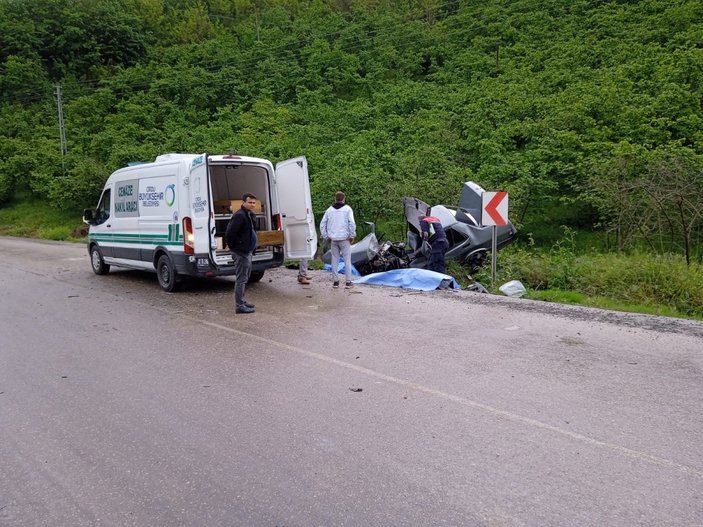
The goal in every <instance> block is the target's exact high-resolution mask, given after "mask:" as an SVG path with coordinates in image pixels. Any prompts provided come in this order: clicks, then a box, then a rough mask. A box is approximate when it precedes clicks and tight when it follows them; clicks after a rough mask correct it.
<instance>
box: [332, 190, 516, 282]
mask: <svg viewBox="0 0 703 527" xmlns="http://www.w3.org/2000/svg"><path fill="white" fill-rule="evenodd" d="M483 192H484V189H483V188H481V187H480V186H479V185H477V184H476V183H474V182H473V181H467V182H466V183H464V186H463V188H462V190H461V196H460V198H459V206H458V207H449V206H446V205H434V206H432V207H430V206H429V205H428V204H427V203H425V202H424V201H422V200H420V199H418V198H410V197H408V198H404V199H403V207H404V209H405V220H406V222H407V233H406V240H405V241H404V242H391V241H384V242H379V240H378V238H377V236H376V233H375V232H374V230H373V228H372V232H371V233H369V234H368V235H366V236H365V237H364V238H363V239H361V240H360V241H359V242H357V243H355V244H354V245H352V258H351V260H352V265H353V266H354V267H355V268H356V269H357V271H359V274H361V275H367V274H370V273H378V272H383V271H390V270H392V269H403V268H407V267H416V268H424V267H425V264H426V263H427V257H426V256H425V255H424V254H423V252H422V236H421V232H420V218H421V217H423V216H425V215H427V214H428V212H429V211H430V210H431V213H432V216H435V217H437V218H439V219H440V221H441V222H442V226H443V227H444V230H445V232H446V234H447V239H448V240H449V249H448V250H447V252H446V254H445V259H447V260H455V261H457V262H459V263H460V264H462V265H465V266H467V267H469V269H470V272H472V273H475V272H476V271H477V270H478V269H480V268H481V267H483V266H484V265H485V264H486V262H487V261H488V253H489V252H490V250H491V245H492V236H493V232H492V227H491V226H484V225H481V224H480V220H481V213H482V208H483V203H482V195H483ZM496 236H497V241H496V246H497V248H498V250H500V249H502V248H503V247H505V246H506V245H508V244H509V243H511V242H513V241H514V240H515V238H516V237H517V229H516V228H515V226H514V225H513V224H512V223H510V222H508V224H507V225H503V226H498V227H497V228H496ZM322 260H323V262H325V263H330V260H331V253H330V251H327V252H326V253H325V254H324V255H323V257H322Z"/></svg>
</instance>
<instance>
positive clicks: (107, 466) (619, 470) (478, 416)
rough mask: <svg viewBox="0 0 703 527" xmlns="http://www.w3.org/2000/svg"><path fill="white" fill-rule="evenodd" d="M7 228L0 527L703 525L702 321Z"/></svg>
mask: <svg viewBox="0 0 703 527" xmlns="http://www.w3.org/2000/svg"><path fill="white" fill-rule="evenodd" d="M313 274H314V282H313V284H312V285H311V286H300V285H298V284H297V283H296V281H295V272H294V271H291V270H288V269H280V270H276V271H273V272H270V273H268V274H267V275H266V276H265V278H264V279H263V281H262V282H261V283H259V284H256V285H255V286H252V287H251V288H250V289H249V293H248V295H247V296H248V300H249V301H251V302H254V303H255V304H256V306H257V312H256V313H255V314H253V315H235V314H234V310H233V305H232V304H233V295H232V281H231V280H229V279H218V280H210V281H202V282H198V283H196V284H195V285H193V286H191V287H190V288H188V289H187V290H186V291H183V292H179V293H175V294H166V293H163V292H162V291H161V290H160V289H159V287H158V284H157V282H156V277H155V275H153V274H149V273H142V272H135V271H120V270H113V271H112V272H110V274H109V275H107V276H95V275H93V273H92V271H91V270H90V265H89V261H88V256H87V251H86V249H85V247H84V246H83V245H74V244H64V243H50V242H35V241H29V240H22V239H11V238H0V292H1V293H2V302H1V303H0V526H3V527H4V526H83V525H89V526H93V525H118V526H121V525H130V526H131V525H134V526H181V525H182V526H220V525H222V526H259V525H261V526H281V527H282V526H286V527H292V526H336V525H340V526H406V525H407V526H419V525H456V526H487V527H489V526H490V527H497V526H523V525H524V526H528V525H529V526H621V525H622V526H632V525H651V526H664V525H670V526H694V525H697V526H700V525H703V439H702V438H703V412H702V411H701V408H702V407H703V404H702V403H703V324H701V323H696V322H688V321H680V320H674V319H667V318H662V317H651V316H639V315H629V314H621V313H614V312H607V311H601V310H594V309H585V308H578V307H565V306H555V305H550V304H544V303H537V302H531V301H529V300H516V299H510V298H505V297H497V296H489V295H481V294H478V293H471V292H440V291H436V292H431V293H418V292H413V291H407V290H398V289H393V288H382V287H371V286H361V285H358V286H356V287H355V288H354V289H353V290H351V291H345V290H343V289H341V290H332V288H331V284H330V278H329V276H328V275H326V274H325V273H323V272H320V271H315V272H314V273H313Z"/></svg>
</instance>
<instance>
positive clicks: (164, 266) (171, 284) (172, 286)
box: [156, 254, 177, 293]
mask: <svg viewBox="0 0 703 527" xmlns="http://www.w3.org/2000/svg"><path fill="white" fill-rule="evenodd" d="M156 276H158V278H159V285H160V286H161V289H163V290H164V291H166V292H167V293H173V292H174V291H175V290H176V285H177V282H176V270H175V269H174V268H173V264H172V263H171V259H170V258H169V257H168V256H166V255H165V254H164V255H162V256H161V258H159V261H158V262H157V264H156Z"/></svg>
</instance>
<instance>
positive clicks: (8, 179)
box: [0, 0, 703, 266]
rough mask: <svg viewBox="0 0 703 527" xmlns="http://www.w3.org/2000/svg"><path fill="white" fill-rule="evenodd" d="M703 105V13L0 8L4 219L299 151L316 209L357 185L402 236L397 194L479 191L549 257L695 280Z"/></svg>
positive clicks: (683, 8)
mask: <svg viewBox="0 0 703 527" xmlns="http://www.w3.org/2000/svg"><path fill="white" fill-rule="evenodd" d="M59 88H60V91H61V98H62V103H63V119H64V123H65V137H66V152H65V155H62V152H61V148H60V142H59V127H58V113H57V101H56V95H57V91H58V89H59ZM702 101H703V3H701V2H700V1H699V0H643V1H639V2H632V1H625V0H619V1H618V0H539V1H537V0H512V1H507V0H481V1H477V0H466V1H454V0H446V1H439V0H399V1H396V0H392V1H391V0H336V1H335V0H308V1H304V0H41V1H40V0H0V207H2V206H3V205H8V204H11V203H13V202H14V203H16V202H17V201H18V200H20V201H22V200H36V199H42V200H46V201H47V202H48V203H50V204H51V205H52V206H54V207H56V208H59V209H62V210H66V211H76V212H77V211H79V210H81V209H82V208H83V207H86V206H91V205H94V204H95V203H96V201H97V198H98V196H99V193H100V190H101V188H102V185H103V183H104V181H105V179H106V178H107V176H108V175H109V173H110V172H111V171H113V170H115V169H117V168H119V167H121V166H124V165H125V164H126V163H128V162H130V161H137V160H152V159H153V158H154V157H155V156H156V155H157V154H160V153H164V152H173V151H176V152H183V151H189V152H200V151H208V152H215V153H219V152H226V151H228V150H230V149H234V150H236V151H238V152H239V153H242V154H246V155H253V156H260V157H267V158H271V159H273V160H281V159H285V158H289V157H293V156H297V155H301V154H302V155H306V156H307V157H308V159H309V164H310V170H311V179H312V190H313V199H314V206H315V209H316V210H317V211H321V210H323V208H324V207H325V206H326V205H327V203H328V202H329V201H330V200H331V197H332V196H333V193H334V191H335V190H337V189H343V190H345V191H346V192H347V193H348V195H349V196H350V202H351V203H352V205H353V206H354V208H355V210H356V213H357V216H358V217H359V218H360V219H362V220H373V221H378V222H381V224H385V225H387V226H388V228H389V229H390V230H391V231H394V230H397V233H396V234H399V233H401V225H402V221H401V214H402V209H401V205H400V200H401V198H402V197H403V196H406V195H412V196H417V197H420V198H422V199H423V200H425V201H427V202H429V203H436V202H443V203H447V204H456V202H457V200H458V196H459V191H460V188H461V185H462V183H463V182H464V181H467V180H473V181H476V182H478V183H479V184H480V185H481V186H483V187H484V188H486V189H488V190H505V191H508V192H509V193H510V215H511V219H512V221H513V222H514V223H515V224H516V225H517V226H518V228H519V229H520V230H521V231H522V232H529V233H532V239H533V240H534V241H535V243H536V246H537V247H539V246H540V245H545V246H546V247H547V248H549V247H550V246H551V245H552V244H553V243H554V242H555V241H557V240H558V239H559V236H560V235H559V233H560V232H561V226H567V227H568V228H570V229H574V230H576V231H578V232H581V233H596V235H597V237H598V240H599V242H598V244H597V250H598V251H606V250H618V251H623V250H625V251H629V250H632V249H637V250H640V251H644V252H645V253H650V254H661V255H666V254H674V255H678V256H680V257H681V258H683V259H684V260H685V263H686V264H687V265H692V264H695V265H698V266H700V264H701V259H702V258H703V249H702V247H703V244H702V243H701V242H702V241H703V111H702V108H701V105H702ZM551 233H556V235H552V234H551ZM588 247H590V245H589V246H588Z"/></svg>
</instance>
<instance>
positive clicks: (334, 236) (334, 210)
mask: <svg viewBox="0 0 703 527" xmlns="http://www.w3.org/2000/svg"><path fill="white" fill-rule="evenodd" d="M346 201H347V197H346V195H345V194H344V192H337V193H336V194H335V196H334V203H333V204H332V205H331V206H330V207H329V208H328V209H327V210H326V211H325V215H324V216H323V217H322V221H321V222H320V234H322V238H323V239H328V240H330V241H331V242H332V279H333V280H334V282H333V283H332V287H334V288H337V287H339V275H338V273H337V269H338V268H339V255H340V253H341V255H342V258H343V259H344V275H345V278H346V287H347V288H349V287H351V286H352V281H351V277H352V272H351V269H352V266H351V246H352V243H354V238H355V237H356V223H355V222H354V212H353V211H352V209H351V207H350V206H349V205H347V204H346Z"/></svg>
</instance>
